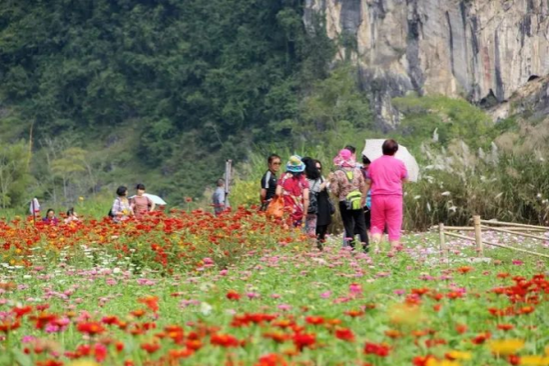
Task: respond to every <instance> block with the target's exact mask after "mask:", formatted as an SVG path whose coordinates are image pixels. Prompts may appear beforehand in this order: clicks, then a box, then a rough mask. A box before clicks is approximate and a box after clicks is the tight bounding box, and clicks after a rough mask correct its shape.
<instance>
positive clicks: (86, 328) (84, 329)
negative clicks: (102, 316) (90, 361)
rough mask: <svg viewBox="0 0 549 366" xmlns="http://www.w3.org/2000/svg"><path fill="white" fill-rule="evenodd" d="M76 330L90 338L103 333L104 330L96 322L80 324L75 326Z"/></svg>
mask: <svg viewBox="0 0 549 366" xmlns="http://www.w3.org/2000/svg"><path fill="white" fill-rule="evenodd" d="M76 329H77V330H78V331H79V332H80V333H85V334H89V335H92V336H93V335H96V334H101V333H103V332H104V331H105V328H103V326H102V325H101V323H97V322H87V323H80V324H78V325H77V326H76Z"/></svg>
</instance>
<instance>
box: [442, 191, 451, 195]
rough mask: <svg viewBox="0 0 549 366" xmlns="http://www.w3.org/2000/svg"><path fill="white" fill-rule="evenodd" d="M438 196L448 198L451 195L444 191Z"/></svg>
mask: <svg viewBox="0 0 549 366" xmlns="http://www.w3.org/2000/svg"><path fill="white" fill-rule="evenodd" d="M440 195H441V196H449V195H451V193H450V192H448V191H446V192H442V193H441V194H440Z"/></svg>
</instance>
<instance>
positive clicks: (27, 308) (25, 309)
mask: <svg viewBox="0 0 549 366" xmlns="http://www.w3.org/2000/svg"><path fill="white" fill-rule="evenodd" d="M11 311H12V312H13V313H14V314H15V316H16V317H17V318H21V317H23V316H24V315H26V314H28V313H30V312H31V311H32V307H30V306H25V307H22V308H20V307H14V308H13V309H11Z"/></svg>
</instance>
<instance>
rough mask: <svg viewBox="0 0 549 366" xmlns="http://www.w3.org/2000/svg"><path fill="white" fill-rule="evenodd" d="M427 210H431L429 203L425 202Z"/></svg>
mask: <svg viewBox="0 0 549 366" xmlns="http://www.w3.org/2000/svg"><path fill="white" fill-rule="evenodd" d="M427 211H429V212H431V205H430V204H429V202H427Z"/></svg>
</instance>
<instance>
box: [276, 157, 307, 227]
mask: <svg viewBox="0 0 549 366" xmlns="http://www.w3.org/2000/svg"><path fill="white" fill-rule="evenodd" d="M304 171H305V164H304V163H303V161H301V157H300V156H298V155H293V156H291V157H290V160H289V161H288V163H287V164H286V173H285V174H284V175H283V176H282V177H281V178H280V179H279V180H278V183H277V187H276V195H277V196H282V197H283V199H284V209H285V210H286V211H287V212H289V214H290V222H289V224H290V225H292V226H293V227H300V226H302V225H303V219H304V217H305V212H307V210H308V209H309V182H308V181H307V178H306V177H305V174H303V172H304Z"/></svg>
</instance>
